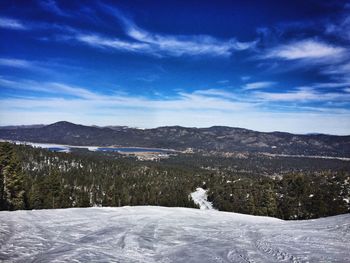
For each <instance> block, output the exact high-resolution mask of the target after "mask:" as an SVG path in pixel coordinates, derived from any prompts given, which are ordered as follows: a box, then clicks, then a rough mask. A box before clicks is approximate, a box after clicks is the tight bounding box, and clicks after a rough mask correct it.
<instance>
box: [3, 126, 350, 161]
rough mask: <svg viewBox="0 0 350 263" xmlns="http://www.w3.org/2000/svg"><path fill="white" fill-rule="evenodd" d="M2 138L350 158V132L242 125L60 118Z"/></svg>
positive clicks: (9, 130)
mask: <svg viewBox="0 0 350 263" xmlns="http://www.w3.org/2000/svg"><path fill="white" fill-rule="evenodd" d="M0 139H5V140H19V141H29V142H42V143H60V144H69V145H97V146H110V145H119V146H140V147H158V148H171V149H175V150H185V149H186V148H193V149H194V150H196V151H204V152H209V151H211V152H266V153H272V154H288V155H318V156H339V157H350V136H334V135H324V134H310V135H295V134H289V133H282V132H271V133H266V132H257V131H252V130H247V129H242V128H232V127H224V126H213V127H210V128H185V127H181V126H170V127H159V128H155V129H145V130H141V129H135V128H128V127H124V126H119V127H96V126H83V125H77V124H73V123H69V122H64V121H62V122H57V123H54V124H51V125H46V126H44V127H40V126H39V127H35V128H31V127H29V128H27V127H24V128H23V127H18V128H16V129H14V128H13V127H11V128H6V127H5V128H0Z"/></svg>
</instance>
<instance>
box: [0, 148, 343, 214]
mask: <svg viewBox="0 0 350 263" xmlns="http://www.w3.org/2000/svg"><path fill="white" fill-rule="evenodd" d="M185 161H186V160H184V162H185ZM0 172H1V173H0V209H1V210H17V209H50V208H68V207H90V206H125V205H160V206H180V207H192V208H195V207H197V206H196V205H195V204H194V203H193V201H192V200H191V198H190V197H189V196H190V193H191V192H193V191H194V190H195V189H196V188H197V187H203V188H206V189H208V197H209V200H210V201H212V202H213V205H214V207H215V208H217V209H219V210H222V211H231V212H239V213H246V214H253V215H267V216H274V217H279V218H283V219H307V218H317V217H322V216H328V215H335V214H341V213H347V212H349V204H348V201H347V200H348V198H349V195H350V193H349V182H350V177H349V173H347V172H338V171H337V172H332V171H324V172H321V173H320V172H317V173H315V174H312V173H307V174H304V173H301V172H299V173H290V174H286V175H283V177H282V178H274V179H273V178H269V177H266V176H258V175H255V174H254V176H242V174H239V175H237V174H235V173H234V172H232V171H231V172H230V171H227V170H225V169H217V170H208V169H202V168H200V167H198V166H196V165H190V166H189V165H188V164H186V163H184V164H183V165H182V164H181V163H171V162H164V163H162V162H160V163H157V162H146V163H144V162H138V161H136V160H133V159H125V158H113V157H108V158H106V157H104V156H100V155H97V154H95V155H91V154H89V155H84V154H79V153H57V152H50V151H48V150H45V149H35V148H32V147H29V146H23V145H12V144H9V143H0Z"/></svg>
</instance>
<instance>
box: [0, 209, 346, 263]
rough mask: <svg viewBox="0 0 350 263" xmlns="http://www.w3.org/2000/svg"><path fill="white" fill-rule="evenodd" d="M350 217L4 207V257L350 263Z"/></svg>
mask: <svg viewBox="0 0 350 263" xmlns="http://www.w3.org/2000/svg"><path fill="white" fill-rule="evenodd" d="M349 240H350V214H346V215H340V216H335V217H328V218H322V219H316V220H307V221H282V220H279V219H275V218H268V217H256V216H249V215H242V214H235V213H225V212H219V211H215V210H199V209H187V208H165V207H145V206H144V207H142V206H140V207H122V208H73V209H58V210H37V211H16V212H0V261H1V260H2V261H4V262H123V263H125V262H147V263H148V262H164V263H168V262H186V263H191V262H200V263H202V262H269V263H270V262H350V250H349V247H350V241H349Z"/></svg>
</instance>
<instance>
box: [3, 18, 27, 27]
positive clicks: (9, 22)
mask: <svg viewBox="0 0 350 263" xmlns="http://www.w3.org/2000/svg"><path fill="white" fill-rule="evenodd" d="M0 27H2V28H7V29H12V30H27V29H28V27H27V26H25V25H24V24H23V23H22V22H21V21H19V20H17V19H13V18H7V17H0Z"/></svg>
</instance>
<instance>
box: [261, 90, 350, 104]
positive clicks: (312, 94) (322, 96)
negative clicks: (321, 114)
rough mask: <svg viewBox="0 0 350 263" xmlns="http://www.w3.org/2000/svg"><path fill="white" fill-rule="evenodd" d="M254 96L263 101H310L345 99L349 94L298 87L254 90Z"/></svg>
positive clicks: (346, 99) (348, 97)
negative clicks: (286, 90) (282, 90)
mask: <svg viewBox="0 0 350 263" xmlns="http://www.w3.org/2000/svg"><path fill="white" fill-rule="evenodd" d="M254 96H255V97H256V98H258V99H262V100H265V101H279V102H294V103H298V102H312V101H324V102H327V101H347V102H350V95H349V94H344V93H342V92H323V93H321V92H318V91H316V90H315V89H313V88H298V89H297V90H295V91H289V92H283V93H282V92H255V93H254Z"/></svg>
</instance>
